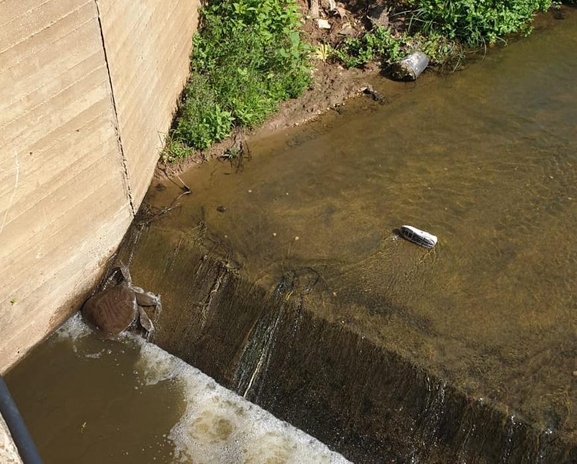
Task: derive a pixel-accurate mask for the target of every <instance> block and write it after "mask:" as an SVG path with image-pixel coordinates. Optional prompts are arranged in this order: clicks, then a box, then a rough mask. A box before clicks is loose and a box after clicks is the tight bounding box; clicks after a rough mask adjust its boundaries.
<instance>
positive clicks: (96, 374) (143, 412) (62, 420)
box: [7, 317, 348, 464]
mask: <svg viewBox="0 0 577 464" xmlns="http://www.w3.org/2000/svg"><path fill="white" fill-rule="evenodd" d="M7 380H8V384H9V386H10V387H11V390H12V393H13V396H14V398H15V400H16V402H17V403H18V404H19V405H20V409H21V413H22V415H23V417H24V419H25V421H26V423H27V426H28V428H29V430H30V433H31V435H32V436H33V439H34V440H35V442H36V444H37V446H38V448H39V452H40V454H41V455H42V458H43V460H44V462H45V463H47V464H49V463H59V464H61V463H79V462H82V463H86V464H89V463H102V462H106V463H117V462H118V463H120V462H122V463H126V462H139V463H145V462H150V463H152V462H158V463H193V462H194V463H206V464H208V463H211V464H212V463H223V464H233V463H247V464H248V463H254V464H257V463H259V464H264V463H267V464H274V463H294V464H297V463H299V464H300V463H311V464H312V463H315V464H317V463H324V464H337V463H346V462H348V461H346V460H345V459H344V458H343V457H342V456H339V455H338V454H336V453H332V452H330V451H329V450H328V449H327V448H326V447H325V446H324V445H322V444H321V443H319V442H318V441H316V440H315V439H313V438H312V437H310V436H307V435H306V434H305V433H303V432H301V431H299V430H297V429H295V428H294V427H292V426H290V425H288V424H287V423H285V422H282V421H280V420H278V419H276V418H274V417H273V416H271V415H270V414H269V413H267V412H266V411H264V410H262V409H261V408H259V407H258V406H255V405H253V404H251V403H248V402H247V401H244V400H242V399H241V398H239V397H238V396H236V395H235V394H234V393H232V392H230V391H228V390H225V389H224V388H223V387H221V386H219V385H218V384H217V383H216V382H214V381H213V380H212V379H211V378H209V377H207V376H206V375H204V374H202V373H201V372H200V371H198V370H197V369H195V368H193V367H191V366H189V365H187V364H185V363H184V362H182V361H181V360H179V359H177V358H175V357H173V356H171V355H169V354H168V353H166V352H165V351H163V350H161V349H160V348H158V347H156V346H154V345H152V344H149V343H146V342H144V341H143V339H141V338H139V337H136V336H132V335H126V336H125V337H122V338H121V339H120V340H116V341H112V340H101V339H98V338H97V337H95V336H94V334H92V333H91V330H90V329H89V328H88V327H87V326H86V325H85V324H84V323H83V322H82V321H81V320H80V318H79V317H75V318H73V319H71V320H70V321H68V322H67V323H66V324H65V325H64V326H63V327H62V328H61V329H60V330H59V331H58V332H57V333H56V334H55V335H54V336H52V337H51V338H50V339H49V340H48V341H47V342H46V343H44V344H43V345H42V346H41V347H40V348H39V349H36V350H35V351H33V352H32V354H31V355H30V356H28V357H27V358H26V359H25V360H24V361H23V362H22V363H20V364H19V365H18V366H16V368H15V369H14V370H13V371H11V372H10V373H9V376H8V379H7Z"/></svg>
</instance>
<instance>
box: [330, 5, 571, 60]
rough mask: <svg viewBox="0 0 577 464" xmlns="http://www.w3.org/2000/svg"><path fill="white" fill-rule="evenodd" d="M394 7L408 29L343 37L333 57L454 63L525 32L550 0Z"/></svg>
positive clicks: (546, 7)
mask: <svg viewBox="0 0 577 464" xmlns="http://www.w3.org/2000/svg"><path fill="white" fill-rule="evenodd" d="M569 1H574V0H569ZM398 6H399V8H401V9H403V10H404V11H403V13H404V14H405V15H407V18H408V20H407V25H408V28H407V31H405V32H392V31H391V30H390V29H384V28H382V27H377V28H375V29H373V30H371V31H369V32H368V33H367V34H365V35H364V36H363V37H361V38H355V39H345V40H344V41H343V43H342V44H341V45H340V46H339V47H337V48H336V49H335V50H333V56H335V57H336V58H338V59H339V60H340V61H341V62H342V63H343V64H345V66H348V67H359V66H364V65H365V64H367V63H369V62H371V61H377V60H378V61H381V62H382V63H383V64H390V63H392V62H395V61H398V60H399V59H401V58H402V57H403V56H405V55H407V54H409V53H411V52H413V51H415V50H421V51H423V52H425V53H426V54H427V55H428V56H429V58H430V59H431V62H432V63H433V64H440V65H447V64H452V63H454V62H457V61H460V60H461V59H462V57H463V55H464V51H465V50H466V49H477V48H482V47H486V46H488V45H489V46H490V45H492V44H495V43H498V42H505V39H506V37H507V36H508V35H510V34H515V33H524V34H528V33H529V32H530V31H531V20H532V19H533V17H534V15H535V14H536V13H537V12H539V11H546V10H547V9H549V8H550V7H551V6H552V1H551V0H408V2H405V3H404V4H403V5H398Z"/></svg>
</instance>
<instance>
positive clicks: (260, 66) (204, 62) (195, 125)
mask: <svg viewBox="0 0 577 464" xmlns="http://www.w3.org/2000/svg"><path fill="white" fill-rule="evenodd" d="M201 13H202V21H201V30H200V32H199V33H198V34H197V35H196V36H195V37H194V39H193V52H192V57H191V70H192V76H191V78H190V81H189V83H188V85H187V88H186V91H185V93H184V98H183V100H182V102H181V105H180V109H179V113H178V115H177V120H176V123H175V126H174V130H173V131H172V133H171V134H170V137H171V140H174V141H177V142H179V143H180V144H186V145H188V146H190V147H193V148H196V149H201V150H202V149H205V148H208V147H209V146H210V145H211V144H212V143H214V142H216V141H219V140H222V139H223V138H224V137H226V136H227V135H228V134H229V133H230V131H231V129H232V127H233V126H235V125H238V126H241V127H248V128H251V127H254V126H256V125H258V124H260V123H262V122H263V121H264V119H265V118H266V117H267V116H268V115H269V114H271V113H272V112H273V111H275V110H276V108H277V105H278V103H279V102H280V101H282V100H285V99H288V98H293V97H297V96H298V95H299V94H300V93H301V92H302V91H303V90H305V89H306V88H307V87H308V86H309V85H310V68H309V63H308V58H307V57H308V54H309V47H308V46H307V45H306V44H305V43H304V42H303V41H302V39H301V35H300V25H301V24H300V15H299V13H298V11H297V7H296V4H295V3H294V0H213V1H211V2H210V3H209V4H208V5H206V6H205V7H203V9H202V12H201ZM182 153H183V154H184V152H182Z"/></svg>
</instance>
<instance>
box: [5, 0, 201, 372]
mask: <svg viewBox="0 0 577 464" xmlns="http://www.w3.org/2000/svg"><path fill="white" fill-rule="evenodd" d="M198 6H199V2H198V1H196V0H168V1H167V0H139V1H132V0H48V1H46V0H28V1H25V2H22V1H18V0H5V1H2V2H0V267H1V268H2V269H4V271H5V272H4V276H3V278H2V279H1V281H0V372H3V371H5V370H6V369H7V368H8V367H9V366H10V365H11V364H13V363H14V362H15V361H16V360H18V359H19V358H20V357H22V356H23V355H24V353H25V352H26V351H27V350H28V349H29V348H30V347H31V346H32V345H34V344H35V343H37V342H38V341H40V340H41V339H42V338H44V337H45V336H46V335H47V334H49V333H50V332H51V331H52V330H53V329H54V328H55V327H57V326H58V325H59V324H60V323H62V321H64V320H65V319H66V318H67V317H68V316H69V315H70V314H71V313H72V312H73V311H74V310H76V309H77V308H78V304H79V303H80V301H81V300H82V299H83V298H84V297H85V295H86V293H87V292H88V291H89V289H90V288H92V286H93V285H94V283H95V282H96V281H97V279H98V277H99V273H100V272H101V269H102V265H103V264H104V263H105V262H106V260H107V259H108V258H109V257H110V255H111V253H112V252H113V251H114V250H115V249H116V247H117V246H118V244H119V242H120V240H121V239H122V236H123V235H124V233H125V231H126V229H127V228H128V226H129V225H130V223H131V221H132V219H133V217H134V214H135V211H136V209H137V208H138V206H139V205H140V202H141V201H142V198H143V197H144V194H145V193H146V190H147V188H148V185H149V182H150V178H151V176H152V173H153V170H154V167H155V164H156V161H157V159H158V154H159V151H160V149H161V146H162V142H163V134H164V133H166V131H167V130H168V128H169V126H170V123H171V120H172V115H173V112H174V110H175V108H176V103H177V99H178V96H179V94H180V92H181V90H182V88H183V85H184V83H185V82H186V79H187V76H188V71H189V54H190V50H191V44H192V41H191V37H192V34H193V32H194V31H195V29H196V26H197V10H198Z"/></svg>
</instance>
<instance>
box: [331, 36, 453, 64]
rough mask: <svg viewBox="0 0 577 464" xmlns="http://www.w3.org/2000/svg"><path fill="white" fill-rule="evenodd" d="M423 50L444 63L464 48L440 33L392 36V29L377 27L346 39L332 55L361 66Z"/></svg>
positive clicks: (397, 59) (388, 60)
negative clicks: (360, 35) (358, 36)
mask: <svg viewBox="0 0 577 464" xmlns="http://www.w3.org/2000/svg"><path fill="white" fill-rule="evenodd" d="M415 50H421V51H422V52H424V53H426V54H427V56H428V57H429V58H430V59H431V61H432V62H433V63H437V64H445V63H448V62H450V61H452V60H454V59H458V58H460V57H461V55H462V47H461V45H460V44H459V43H457V42H455V41H450V40H447V39H446V38H445V37H443V36H442V35H440V34H438V33H434V32H431V33H429V34H422V33H420V32H417V33H415V34H414V35H409V34H407V33H399V34H396V35H393V33H392V32H391V30H390V29H386V28H384V27H377V28H375V29H373V30H372V31H370V32H368V33H367V34H365V35H364V36H363V37H361V38H355V39H351V38H348V39H345V40H344V42H343V43H342V44H341V46H340V47H338V48H337V49H336V50H333V55H334V56H336V57H337V58H338V59H339V60H340V61H342V62H343V64H344V65H345V66H347V67H361V66H364V65H366V64H367V63H370V62H371V61H377V60H381V61H383V62H384V63H388V64H390V63H394V62H395V61H399V60H400V59H402V58H403V57H404V56H406V55H408V54H409V53H411V52H413V51H415Z"/></svg>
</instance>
